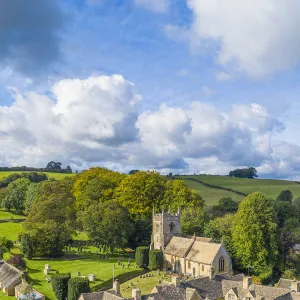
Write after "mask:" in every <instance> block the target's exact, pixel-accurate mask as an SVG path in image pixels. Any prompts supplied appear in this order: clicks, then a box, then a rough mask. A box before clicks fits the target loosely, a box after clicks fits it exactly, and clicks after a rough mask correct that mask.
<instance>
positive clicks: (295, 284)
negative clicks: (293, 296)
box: [291, 280, 300, 293]
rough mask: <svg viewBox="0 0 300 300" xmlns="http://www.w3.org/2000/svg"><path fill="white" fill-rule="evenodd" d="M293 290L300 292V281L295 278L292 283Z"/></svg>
mask: <svg viewBox="0 0 300 300" xmlns="http://www.w3.org/2000/svg"><path fill="white" fill-rule="evenodd" d="M291 290H292V291H295V292H297V293H299V292H300V281H296V280H294V281H293V282H292V284H291Z"/></svg>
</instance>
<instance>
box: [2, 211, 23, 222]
mask: <svg viewBox="0 0 300 300" xmlns="http://www.w3.org/2000/svg"><path fill="white" fill-rule="evenodd" d="M25 218H26V217H25V216H23V215H18V214H15V213H13V212H8V211H5V210H1V209H0V220H9V219H25Z"/></svg>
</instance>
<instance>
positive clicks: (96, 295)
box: [81, 292, 125, 300]
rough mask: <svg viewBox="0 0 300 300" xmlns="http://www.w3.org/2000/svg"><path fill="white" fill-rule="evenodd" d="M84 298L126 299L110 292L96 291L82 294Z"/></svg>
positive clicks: (90, 299)
mask: <svg viewBox="0 0 300 300" xmlns="http://www.w3.org/2000/svg"><path fill="white" fill-rule="evenodd" d="M81 296H82V298H83V299H84V300H124V299H125V298H122V297H120V296H118V295H115V294H113V293H110V292H96V293H84V294H81Z"/></svg>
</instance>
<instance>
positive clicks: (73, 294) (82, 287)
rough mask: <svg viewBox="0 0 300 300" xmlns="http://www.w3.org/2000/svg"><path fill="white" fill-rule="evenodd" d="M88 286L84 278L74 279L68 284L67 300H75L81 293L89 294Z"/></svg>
mask: <svg viewBox="0 0 300 300" xmlns="http://www.w3.org/2000/svg"><path fill="white" fill-rule="evenodd" d="M89 292H90V285H89V281H88V279H86V278H80V277H75V278H71V279H70V280H69V282H68V300H77V299H78V298H79V296H80V294H81V293H89Z"/></svg>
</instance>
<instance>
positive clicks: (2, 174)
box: [0, 171, 75, 180]
mask: <svg viewBox="0 0 300 300" xmlns="http://www.w3.org/2000/svg"><path fill="white" fill-rule="evenodd" d="M13 173H22V171H0V180H1V179H2V178H4V177H7V176H9V175H11V174H13ZM44 173H45V174H47V176H48V177H49V178H54V179H57V180H60V179H62V178H64V177H66V176H74V175H75V174H69V173H53V172H44Z"/></svg>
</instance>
